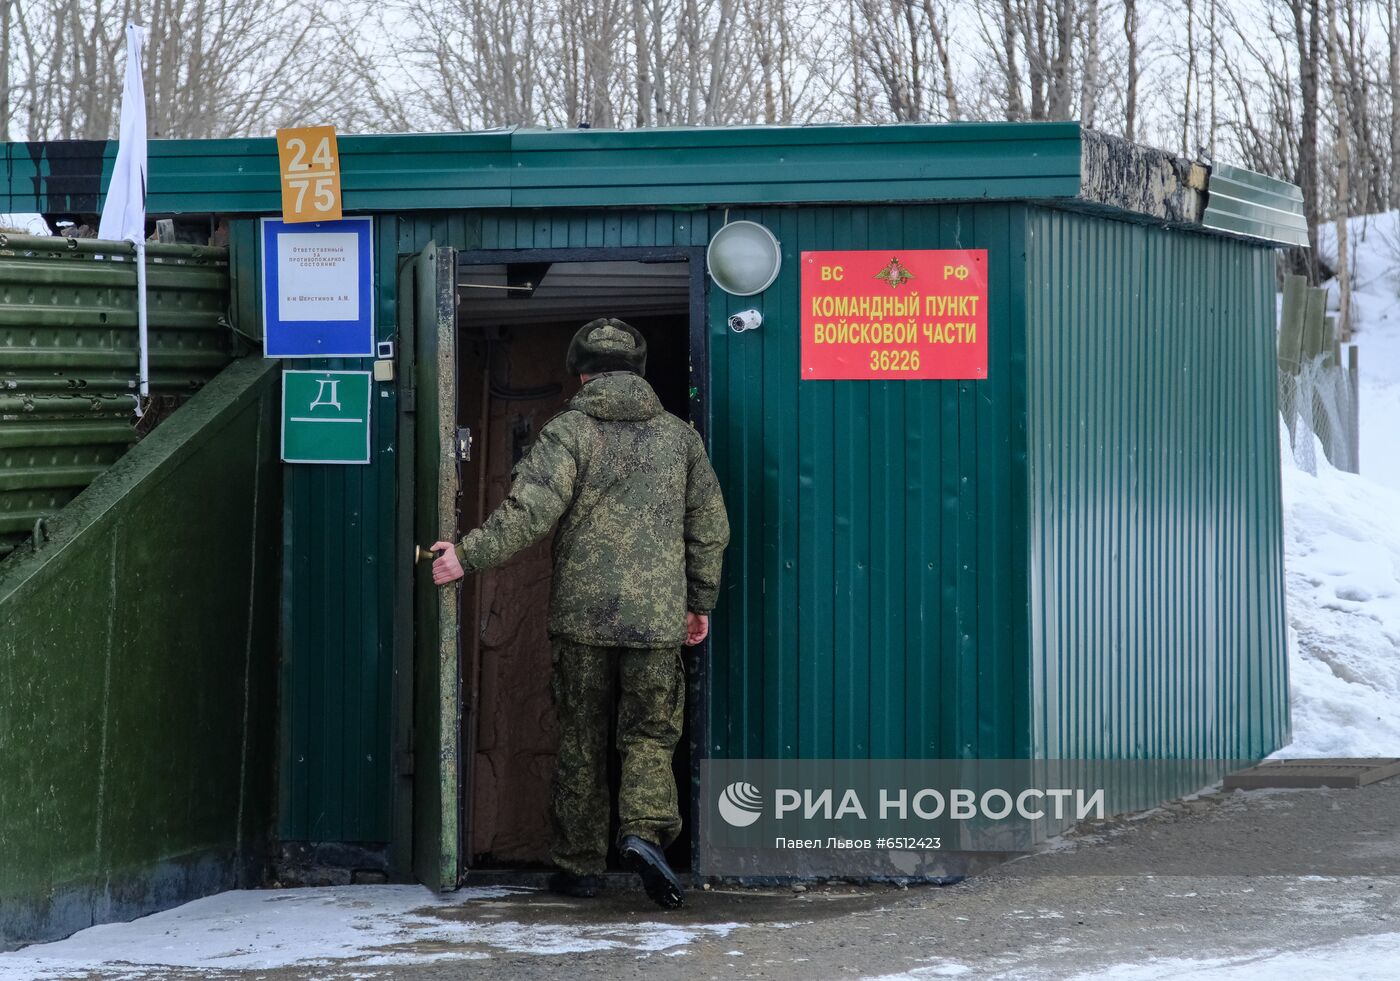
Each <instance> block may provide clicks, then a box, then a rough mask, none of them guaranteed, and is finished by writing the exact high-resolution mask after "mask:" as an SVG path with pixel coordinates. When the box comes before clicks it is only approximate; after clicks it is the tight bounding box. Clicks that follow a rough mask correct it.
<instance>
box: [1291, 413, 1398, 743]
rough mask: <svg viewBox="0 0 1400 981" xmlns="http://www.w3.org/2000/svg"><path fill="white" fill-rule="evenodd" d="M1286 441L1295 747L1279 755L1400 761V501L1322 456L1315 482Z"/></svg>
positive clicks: (1318, 450)
mask: <svg viewBox="0 0 1400 981" xmlns="http://www.w3.org/2000/svg"><path fill="white" fill-rule="evenodd" d="M1281 441H1282V445H1283V447H1284V450H1283V454H1284V459H1283V461H1282V463H1283V466H1282V472H1283V526H1284V548H1285V559H1284V563H1285V567H1286V575H1287V582H1288V619H1289V625H1290V627H1291V630H1290V641H1291V644H1290V647H1291V650H1290V657H1289V671H1290V675H1291V683H1292V701H1293V742H1292V743H1290V744H1289V745H1288V746H1286V747H1284V748H1283V749H1282V750H1280V751H1279V752H1278V753H1276V754H1274V755H1275V756H1279V757H1327V756H1400V491H1395V490H1392V489H1391V488H1389V487H1384V486H1381V485H1380V484H1378V483H1376V482H1374V481H1372V480H1369V479H1367V478H1365V477H1358V476H1356V475H1354V474H1348V473H1342V472H1340V471H1338V470H1336V469H1334V468H1333V467H1331V466H1330V465H1329V464H1328V463H1327V460H1326V458H1325V457H1324V456H1323V454H1322V449H1321V447H1317V446H1314V447H1313V450H1314V459H1315V460H1316V468H1317V475H1316V476H1312V475H1310V474H1308V473H1306V472H1305V471H1304V470H1303V469H1302V468H1300V467H1299V466H1298V465H1297V463H1296V462H1295V461H1294V460H1293V459H1292V458H1291V457H1290V455H1289V452H1288V449H1287V447H1288V441H1287V438H1286V434H1284V435H1283V436H1281ZM1362 460H1363V465H1364V461H1365V457H1364V456H1363V458H1362Z"/></svg>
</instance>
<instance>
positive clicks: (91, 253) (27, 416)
mask: <svg viewBox="0 0 1400 981" xmlns="http://www.w3.org/2000/svg"><path fill="white" fill-rule="evenodd" d="M134 251H135V250H134V247H133V246H132V245H131V243H129V242H104V241H99V240H96V239H69V238H45V237H35V236H22V235H5V234H0V556H2V555H5V554H8V553H9V552H10V551H11V550H13V548H14V547H15V545H16V544H18V543H19V542H21V541H23V540H24V539H26V538H27V537H29V536H30V534H31V533H33V532H34V530H35V528H36V526H37V525H38V524H39V523H40V522H41V521H42V520H43V519H46V518H48V517H50V516H52V515H53V514H54V513H55V512H57V511H58V510H59V509H60V508H62V507H63V506H64V505H65V504H66V503H67V502H68V501H70V500H71V499H72V498H73V497H74V496H75V495H76V494H77V493H78V492H79V491H81V490H82V489H83V488H84V487H86V486H87V485H88V484H90V483H91V482H92V481H93V479H94V478H95V477H96V476H97V475H98V474H100V473H101V472H102V471H103V470H105V469H106V468H107V467H109V466H111V464H112V463H113V462H115V461H116V459H117V458H118V457H120V456H121V455H122V454H123V453H125V452H126V450H127V449H128V448H129V447H130V446H131V444H132V443H134V442H135V441H136V439H137V438H138V430H137V427H136V425H135V422H136V419H135V414H134V411H133V410H134V409H135V406H136V397H135V395H136V367H137V343H136V266H135V264H134V262H133V261H132V259H133V256H134ZM147 257H148V260H147V306H148V319H149V325H150V341H151V353H150V365H151V391H152V393H153V394H154V395H156V396H167V397H173V399H172V398H167V399H160V400H158V401H161V402H164V403H167V404H166V405H163V406H160V407H158V408H161V409H168V408H169V405H168V403H169V402H171V401H175V402H178V401H179V400H180V399H181V398H183V397H185V396H188V395H190V394H192V393H193V392H194V391H196V390H197V389H199V388H200V387H201V386H202V385H204V383H205V382H207V381H208V380H209V379H210V378H212V377H213V376H214V375H215V374H217V373H218V372H219V370H220V369H222V368H223V367H224V366H225V365H226V364H228V363H229V361H230V360H231V359H232V357H233V354H234V334H233V332H232V331H231V330H230V328H229V326H228V324H227V322H226V320H225V311H226V309H227V306H228V290H229V277H228V252H227V250H226V249H217V248H206V247H199V246H188V245H149V246H147ZM41 533H42V530H41Z"/></svg>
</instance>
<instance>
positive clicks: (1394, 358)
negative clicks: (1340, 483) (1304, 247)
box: [1318, 211, 1400, 491]
mask: <svg viewBox="0 0 1400 981" xmlns="http://www.w3.org/2000/svg"><path fill="white" fill-rule="evenodd" d="M1347 238H1348V241H1349V244H1350V251H1351V260H1350V261H1351V281H1352V294H1351V304H1352V325H1353V327H1354V329H1355V338H1354V340H1355V341H1356V344H1357V347H1358V348H1360V356H1361V364H1360V369H1361V473H1362V475H1363V476H1365V477H1369V478H1371V479H1372V480H1374V481H1377V482H1378V483H1382V484H1385V485H1386V486H1387V487H1390V488H1391V489H1392V490H1395V491H1400V436H1398V435H1397V433H1398V432H1400V431H1397V428H1396V423H1397V421H1400V212H1395V211H1389V212H1386V213H1384V214H1379V215H1362V216H1360V217H1357V218H1353V219H1351V221H1349V222H1348V223H1347ZM1318 252H1319V253H1320V254H1321V255H1322V257H1323V258H1324V259H1326V260H1327V261H1328V262H1329V263H1335V262H1336V256H1337V236H1336V226H1335V225H1331V224H1328V225H1323V226H1322V227H1321V228H1320V229H1318ZM1327 290H1328V293H1329V300H1328V305H1329V306H1330V307H1331V308H1332V309H1336V307H1337V283H1336V281H1335V280H1333V281H1332V282H1329V283H1327Z"/></svg>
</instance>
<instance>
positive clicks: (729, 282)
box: [705, 221, 783, 296]
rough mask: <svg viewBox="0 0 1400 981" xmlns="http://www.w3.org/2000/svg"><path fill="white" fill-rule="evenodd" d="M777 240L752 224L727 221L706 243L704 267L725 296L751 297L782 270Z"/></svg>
mask: <svg viewBox="0 0 1400 981" xmlns="http://www.w3.org/2000/svg"><path fill="white" fill-rule="evenodd" d="M782 264H783V250H782V247H781V246H780V245H778V240H777V238H775V237H774V235H773V233H772V232H770V231H769V230H768V229H767V228H764V227H763V226H762V225H760V224H759V223H758V222H756V221H731V222H729V223H728V224H726V225H725V226H724V227H723V228H721V229H720V230H719V231H717V232H715V237H714V238H712V239H710V247H709V249H707V250H706V252H705V265H706V266H707V267H708V268H709V270H710V278H711V279H713V280H714V281H715V284H716V285H717V286H719V288H720V289H722V290H724V291H725V292H726V293H732V294H733V295H735V296H753V295H754V294H755V293H762V292H763V291H764V290H766V289H767V288H768V287H770V286H772V285H773V280H775V279H777V278H778V270H779V269H781V268H782Z"/></svg>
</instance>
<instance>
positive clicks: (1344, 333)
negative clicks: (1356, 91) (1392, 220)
mask: <svg viewBox="0 0 1400 981" xmlns="http://www.w3.org/2000/svg"><path fill="white" fill-rule="evenodd" d="M1341 46H1342V39H1341V35H1340V34H1338V32H1337V0H1327V69H1328V75H1329V76H1330V78H1331V82H1332V110H1333V112H1334V113H1335V115H1336V122H1335V128H1336V143H1335V150H1336V158H1337V160H1336V163H1337V167H1336V169H1337V205H1338V207H1337V212H1336V227H1337V284H1338V287H1339V289H1338V296H1339V301H1338V308H1337V333H1338V336H1340V337H1341V338H1342V339H1346V338H1347V337H1349V336H1350V334H1351V276H1350V275H1349V270H1348V262H1347V244H1348V243H1347V214H1348V212H1347V205H1348V204H1349V203H1350V200H1351V193H1350V189H1349V187H1348V182H1349V180H1350V170H1351V146H1350V130H1351V120H1350V118H1349V115H1348V111H1347V98H1346V94H1345V92H1344V86H1343V83H1342V72H1341V69H1342V58H1341Z"/></svg>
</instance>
